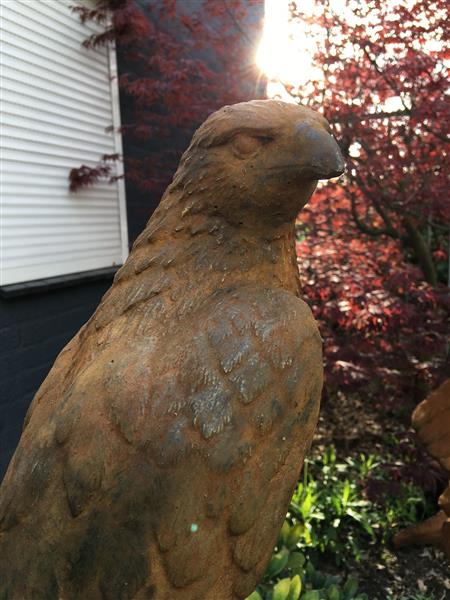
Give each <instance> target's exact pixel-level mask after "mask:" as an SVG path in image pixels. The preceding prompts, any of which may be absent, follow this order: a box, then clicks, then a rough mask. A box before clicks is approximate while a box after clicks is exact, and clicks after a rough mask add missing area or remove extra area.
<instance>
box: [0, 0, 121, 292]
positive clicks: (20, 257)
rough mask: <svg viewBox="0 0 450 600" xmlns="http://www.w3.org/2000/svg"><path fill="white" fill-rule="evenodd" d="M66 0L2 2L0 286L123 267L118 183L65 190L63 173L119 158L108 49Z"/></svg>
mask: <svg viewBox="0 0 450 600" xmlns="http://www.w3.org/2000/svg"><path fill="white" fill-rule="evenodd" d="M72 4H76V3H74V2H73V0H0V11H1V15H0V17H1V19H0V20H1V26H0V27H1V30H0V32H1V48H0V51H1V52H0V53H1V113H2V117H1V119H2V120H1V134H2V141H1V173H0V175H1V189H0V220H1V222H0V225H1V231H0V233H1V285H7V284H12V283H18V282H22V281H32V280H35V279H40V278H43V277H53V276H57V275H64V274H69V273H76V272H82V271H86V270H91V269H99V268H103V267H108V266H113V265H118V264H122V262H123V261H124V260H125V258H126V255H127V246H128V239H127V227H126V212H125V197H124V185H123V181H118V182H117V183H115V184H114V185H110V184H108V183H107V182H106V181H101V182H98V183H97V184H95V185H94V186H92V187H89V188H86V189H83V190H80V191H78V192H76V193H70V192H69V182H68V174H69V171H70V169H72V168H73V167H78V166H80V165H81V164H85V165H88V166H94V165H95V164H96V163H97V161H98V160H99V158H100V157H101V156H102V155H103V154H113V153H116V152H118V153H120V154H121V153H122V145H121V139H120V135H119V134H117V133H108V132H107V131H105V130H106V128H108V127H109V126H111V125H113V124H114V126H115V127H116V128H117V127H119V125H120V122H119V121H120V116H119V106H118V91H117V78H116V74H117V73H116V71H117V69H116V63H115V54H114V51H113V50H107V49H105V48H100V49H96V50H87V49H85V48H84V47H83V46H82V42H83V40H84V39H86V37H88V36H89V35H90V34H92V33H94V32H95V31H96V30H99V28H98V29H97V26H96V25H93V24H84V25H83V24H81V23H80V21H79V19H78V16H77V15H76V14H74V13H72V12H71V11H70V8H69V7H70V6H71V5H72Z"/></svg>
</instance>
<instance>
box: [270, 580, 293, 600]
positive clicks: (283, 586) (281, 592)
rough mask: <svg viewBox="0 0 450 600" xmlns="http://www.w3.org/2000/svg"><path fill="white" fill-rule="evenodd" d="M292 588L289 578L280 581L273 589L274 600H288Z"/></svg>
mask: <svg viewBox="0 0 450 600" xmlns="http://www.w3.org/2000/svg"><path fill="white" fill-rule="evenodd" d="M290 587H291V580H290V579H289V578H286V579H280V581H279V582H278V583H276V584H275V586H274V588H273V596H272V600H288V598H289V592H290Z"/></svg>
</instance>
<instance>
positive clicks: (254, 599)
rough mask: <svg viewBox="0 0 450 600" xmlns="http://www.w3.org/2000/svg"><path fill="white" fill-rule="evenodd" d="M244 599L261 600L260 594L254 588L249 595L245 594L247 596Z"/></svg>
mask: <svg viewBox="0 0 450 600" xmlns="http://www.w3.org/2000/svg"><path fill="white" fill-rule="evenodd" d="M245 600H263V599H262V596H261V594H260V593H259V592H257V591H256V590H255V591H254V592H252V593H251V594H250V596H247V598H246V599H245Z"/></svg>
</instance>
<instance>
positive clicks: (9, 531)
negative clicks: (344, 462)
mask: <svg viewBox="0 0 450 600" xmlns="http://www.w3.org/2000/svg"><path fill="white" fill-rule="evenodd" d="M343 170H344V162H343V159H342V156H341V153H340V151H339V149H338V146H337V144H336V142H335V140H334V138H333V137H332V135H331V134H330V130H329V126H328V123H327V122H326V120H325V119H324V118H323V117H322V116H321V115H319V114H317V113H315V112H313V111H311V110H309V109H307V108H304V107H299V106H296V105H292V104H286V103H283V102H279V101H273V100H266V101H253V102H248V103H242V104H236V105H234V106H226V107H224V108H222V109H221V110H219V111H217V112H216V113H214V114H213V115H211V116H210V117H209V118H208V119H207V120H206V121H205V123H204V124H203V125H202V126H201V127H200V128H199V129H198V131H197V132H196V133H195V135H194V137H193V139H192V142H191V144H190V146H189V148H188V149H187V151H186V152H185V154H184V155H183V157H182V159H181V162H180V166H179V168H178V170H177V172H176V174H175V176H174V179H173V182H172V183H171V185H170V186H169V187H168V189H167V191H166V193H165V194H164V197H163V199H162V201H161V204H160V206H159V208H158V209H157V210H156V212H155V213H154V215H153V216H152V218H151V219H150V221H149V222H148V224H147V226H146V228H145V230H144V231H143V232H142V234H141V235H140V236H139V238H138V239H137V240H136V243H135V244H134V247H133V250H132V252H131V254H130V256H129V258H128V260H127V261H126V263H125V264H124V266H123V267H122V268H121V269H120V271H118V273H117V275H116V277H115V280H114V284H113V285H112V287H111V289H110V290H109V291H108V292H107V294H106V295H105V296H104V298H103V299H102V301H101V303H100V305H99V307H98V308H97V310H96V312H95V314H94V315H93V317H92V318H91V319H90V320H89V322H88V323H86V325H85V326H84V327H83V328H82V329H81V330H80V331H79V332H78V334H77V335H76V336H75V337H74V339H73V340H72V341H71V342H70V343H69V344H68V345H67V346H66V348H65V349H64V350H63V351H62V352H61V354H60V355H59V356H58V358H57V360H56V362H55V364H54V366H53V368H52V370H51V372H50V374H49V375H48V377H47V379H46V380H45V381H44V383H43V384H42V386H41V388H40V389H39V391H38V393H37V394H36V397H35V398H34V401H33V403H32V406H31V408H30V410H29V412H28V415H27V418H26V423H25V427H24V431H23V434H22V438H21V440H20V444H19V447H18V449H17V451H16V453H15V455H14V458H13V460H12V462H11V464H10V467H9V470H8V472H7V475H6V478H5V480H4V483H3V486H2V488H1V499H0V524H1V525H0V528H1V533H0V581H2V590H1V591H2V593H3V595H2V596H1V598H6V599H8V600H24V599H25V598H39V599H41V598H42V599H44V598H45V599H46V600H50V599H52V600H53V599H54V600H57V599H64V600H66V599H67V600H97V599H99V600H100V599H102V600H105V599H107V600H119V599H121V600H131V599H135V600H138V599H140V600H143V599H150V598H152V599H154V600H194V599H195V600H234V599H242V598H245V597H246V596H247V595H248V594H250V593H251V592H252V590H253V589H254V588H255V586H256V585H257V583H258V581H259V579H260V578H261V576H262V575H263V573H264V569H265V567H266V565H267V562H268V560H269V558H270V555H271V552H272V549H273V546H274V544H275V542H276V539H277V535H278V533H279V530H280V527H281V525H282V523H283V520H284V517H285V513H286V510H287V508H288V505H289V501H290V498H291V495H292V492H293V489H294V486H295V484H296V482H297V479H298V477H299V474H300V470H301V466H302V463H303V459H304V456H305V453H306V452H307V450H308V448H309V446H310V443H311V439H312V436H313V432H314V427H315V425H316V421H317V416H318V411H319V400H320V393H321V387H322V358H321V339H320V335H319V333H318V330H317V327H316V325H315V323H314V319H313V317H312V314H311V311H310V310H309V308H308V307H307V305H306V304H305V303H304V302H302V301H301V300H300V299H299V297H298V292H297V265H296V254H295V248H294V220H295V218H296V215H297V214H298V212H299V211H300V209H301V208H302V207H303V206H304V205H305V204H306V202H308V200H309V198H310V196H311V194H312V193H313V191H314V189H315V187H316V184H317V180H319V179H326V178H330V177H335V176H338V175H340V174H341V173H342V172H343Z"/></svg>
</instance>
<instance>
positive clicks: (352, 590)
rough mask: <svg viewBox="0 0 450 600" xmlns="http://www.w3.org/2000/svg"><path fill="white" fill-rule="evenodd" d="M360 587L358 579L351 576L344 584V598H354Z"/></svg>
mask: <svg viewBox="0 0 450 600" xmlns="http://www.w3.org/2000/svg"><path fill="white" fill-rule="evenodd" d="M358 587H359V586H358V581H357V580H356V579H355V578H354V577H349V578H348V580H347V582H346V584H345V585H344V590H343V591H344V599H345V600H350V598H353V597H354V596H355V594H356V592H357V591H358Z"/></svg>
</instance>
